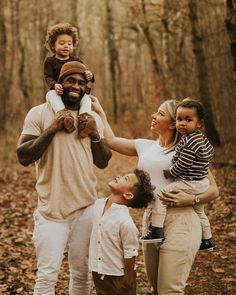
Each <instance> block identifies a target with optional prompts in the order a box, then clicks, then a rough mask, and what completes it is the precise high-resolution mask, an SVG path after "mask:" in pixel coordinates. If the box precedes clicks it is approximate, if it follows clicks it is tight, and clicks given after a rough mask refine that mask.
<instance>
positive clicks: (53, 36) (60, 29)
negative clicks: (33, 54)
mask: <svg viewBox="0 0 236 295" xmlns="http://www.w3.org/2000/svg"><path fill="white" fill-rule="evenodd" d="M59 35H69V36H71V37H72V40H73V46H74V47H76V45H77V44H78V41H79V35H78V29H77V28H76V27H74V26H72V25H71V24H69V23H59V24H56V25H54V26H52V27H50V28H49V29H48V30H47V35H46V40H45V47H46V48H47V49H48V50H49V51H51V52H53V53H54V52H55V50H54V45H55V42H56V40H57V37H58V36H59Z"/></svg>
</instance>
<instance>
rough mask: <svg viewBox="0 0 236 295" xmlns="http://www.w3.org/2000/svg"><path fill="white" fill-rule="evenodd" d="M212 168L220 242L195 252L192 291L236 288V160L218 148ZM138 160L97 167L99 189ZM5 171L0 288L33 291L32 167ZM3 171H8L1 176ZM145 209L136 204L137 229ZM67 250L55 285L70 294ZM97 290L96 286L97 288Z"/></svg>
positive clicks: (0, 181) (0, 194)
mask: <svg viewBox="0 0 236 295" xmlns="http://www.w3.org/2000/svg"><path fill="white" fill-rule="evenodd" d="M218 155H219V157H218V160H219V161H218V163H215V164H214V166H213V173H214V175H215V177H216V180H217V183H218V185H219V188H220V197H219V198H218V199H217V200H216V201H215V202H214V203H211V204H208V205H207V206H206V209H207V212H208V216H209V218H210V221H211V224H212V228H213V235H214V240H215V243H216V244H217V248H216V250H215V251H214V252H212V253H201V254H199V255H198V256H197V258H196V262H195V264H194V267H193V270H192V272H191V275H190V278H189V280H188V284H187V287H186V293H185V294H187V295H190V294H191V295H192V294H211V295H218V294H226V295H231V294H236V270H235V264H236V257H235V224H236V220H235V219H236V218H235V216H236V214H235V207H234V202H235V194H236V193H235V192H236V183H235V180H236V167H235V164H234V163H235V161H231V162H232V163H231V162H230V161H227V162H226V160H225V159H224V154H223V153H222V151H218ZM135 164H136V160H135V159H134V158H127V157H123V156H119V155H116V154H115V155H114V156H113V159H112V161H111V163H110V165H109V168H107V169H106V170H103V171H99V170H96V173H97V176H98V191H99V195H101V196H102V195H104V194H107V192H108V191H107V183H108V181H109V180H110V179H111V178H112V177H114V176H115V175H117V174H122V173H126V172H128V171H132V170H133V168H134V167H135ZM16 169H17V170H15V171H12V172H11V173H8V174H7V175H4V174H5V173H4V169H2V170H1V171H0V208H1V209H0V210H1V211H0V224H1V236H0V294H12V295H13V294H14V295H15V294H32V289H33V285H34V279H35V271H36V264H35V252H34V247H33V244H32V240H31V235H32V230H33V218H32V213H33V211H34V208H35V206H36V193H35V191H34V184H35V180H34V167H33V166H32V167H29V168H21V167H19V166H17V168H16ZM3 175H4V177H3ZM142 213H143V211H134V210H132V215H133V217H134V219H135V222H136V224H137V225H138V227H139V229H140V228H141V217H142ZM66 258H67V253H65V259H64V260H63V266H62V271H61V273H60V276H59V282H58V285H57V294H59V295H60V294H61V295H66V294H68V293H67V285H68V265H67V261H66V260H67V259H66ZM137 265H138V279H137V283H138V288H137V290H138V291H137V295H144V294H147V292H148V290H149V285H148V282H147V279H146V276H145V272H144V265H143V260H142V253H141V251H140V256H139V258H138V261H137ZM93 294H94V292H93Z"/></svg>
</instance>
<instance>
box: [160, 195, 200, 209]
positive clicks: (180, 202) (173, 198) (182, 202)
mask: <svg viewBox="0 0 236 295" xmlns="http://www.w3.org/2000/svg"><path fill="white" fill-rule="evenodd" d="M160 200H161V201H162V203H163V204H164V205H167V206H170V207H185V206H193V205H194V195H190V194H187V193H185V192H183V191H170V192H167V191H162V196H161V197H160Z"/></svg>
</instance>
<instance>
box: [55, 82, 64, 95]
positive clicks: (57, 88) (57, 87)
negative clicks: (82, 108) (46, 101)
mask: <svg viewBox="0 0 236 295" xmlns="http://www.w3.org/2000/svg"><path fill="white" fill-rule="evenodd" d="M54 89H55V91H56V93H57V95H62V94H63V87H62V85H61V84H59V83H56V84H55V85H54Z"/></svg>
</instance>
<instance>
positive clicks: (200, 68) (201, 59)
mask: <svg viewBox="0 0 236 295" xmlns="http://www.w3.org/2000/svg"><path fill="white" fill-rule="evenodd" d="M188 5H189V17H190V23H191V30H192V44H193V52H194V57H195V61H196V67H197V77H198V84H199V95H200V99H201V101H202V103H203V104H204V107H205V109H206V118H205V123H206V126H205V128H206V133H207V135H208V137H209V139H210V141H211V142H212V144H214V145H216V146H219V145H220V137H219V134H218V132H217V130H216V127H215V124H214V116H213V111H212V97H211V93H210V90H209V81H208V70H207V64H206V59H205V54H204V49H203V40H202V36H201V32H200V28H199V23H198V15H197V4H196V1H195V0H188Z"/></svg>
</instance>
